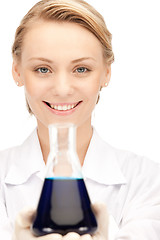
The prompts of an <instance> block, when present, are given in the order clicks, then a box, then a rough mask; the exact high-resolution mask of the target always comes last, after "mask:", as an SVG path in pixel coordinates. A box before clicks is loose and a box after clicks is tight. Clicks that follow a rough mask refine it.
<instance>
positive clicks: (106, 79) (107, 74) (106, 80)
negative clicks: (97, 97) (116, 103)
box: [102, 64, 111, 87]
mask: <svg viewBox="0 0 160 240" xmlns="http://www.w3.org/2000/svg"><path fill="white" fill-rule="evenodd" d="M110 79H111V64H110V65H108V64H107V65H106V66H105V77H104V80H103V83H102V87H107V86H108V84H109V82H110Z"/></svg>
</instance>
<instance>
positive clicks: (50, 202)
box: [32, 124, 97, 236]
mask: <svg viewBox="0 0 160 240" xmlns="http://www.w3.org/2000/svg"><path fill="white" fill-rule="evenodd" d="M49 136H50V153H49V156H48V160H47V173H46V177H45V180H44V185H43V188H42V192H41V196H40V200H39V204H38V207H37V212H36V216H35V219H34V221H33V224H32V232H33V234H34V235H35V236H42V235H45V234H50V233H60V234H62V235H65V234H67V233H68V232H77V233H78V234H80V235H82V234H87V233H89V234H92V233H93V232H95V231H96V229H97V222H96V218H95V216H94V214H93V212H92V209H91V202H90V199H89V195H88V192H87V189H86V186H85V183H84V180H83V177H82V171H81V165H80V162H79V159H78V155H77V153H76V127H75V126H74V125H72V124H69V125H68V124H67V125H58V124H56V125H50V126H49Z"/></svg>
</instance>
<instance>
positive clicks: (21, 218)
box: [16, 207, 35, 228]
mask: <svg viewBox="0 0 160 240" xmlns="http://www.w3.org/2000/svg"><path fill="white" fill-rule="evenodd" d="M34 216H35V209H34V208H31V207H27V208H24V209H23V210H22V211H21V212H20V213H19V215H18V216H17V218H16V225H18V226H20V227H22V228H29V227H30V225H31V223H32V221H33V218H34Z"/></svg>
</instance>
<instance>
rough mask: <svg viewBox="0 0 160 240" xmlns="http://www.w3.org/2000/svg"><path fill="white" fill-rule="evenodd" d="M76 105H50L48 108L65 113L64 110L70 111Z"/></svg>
mask: <svg viewBox="0 0 160 240" xmlns="http://www.w3.org/2000/svg"><path fill="white" fill-rule="evenodd" d="M76 105H77V103H76V104H71V105H63V106H62V105H53V104H51V105H50V107H51V108H53V109H55V110H59V111H66V110H70V109H72V108H74V107H75V106H76Z"/></svg>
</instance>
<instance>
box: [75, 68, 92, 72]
mask: <svg viewBox="0 0 160 240" xmlns="http://www.w3.org/2000/svg"><path fill="white" fill-rule="evenodd" d="M76 71H77V72H78V73H85V72H88V71H89V69H88V68H86V67H79V68H77V69H76Z"/></svg>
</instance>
